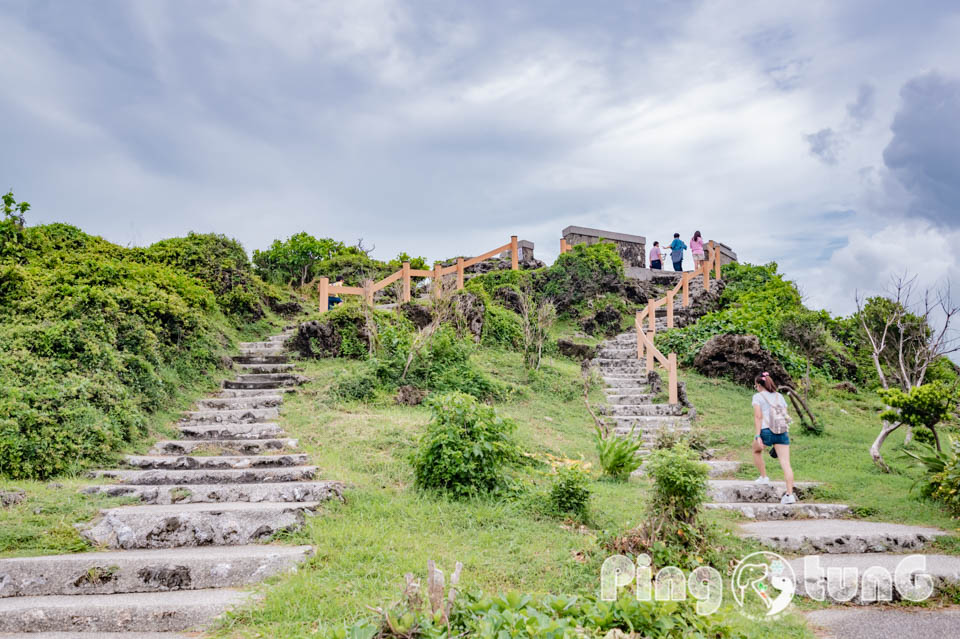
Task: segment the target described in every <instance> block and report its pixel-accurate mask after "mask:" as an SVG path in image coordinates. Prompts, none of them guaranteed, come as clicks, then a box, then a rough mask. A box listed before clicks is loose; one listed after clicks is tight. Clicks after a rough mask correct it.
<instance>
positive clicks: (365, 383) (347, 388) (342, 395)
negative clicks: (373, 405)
mask: <svg viewBox="0 0 960 639" xmlns="http://www.w3.org/2000/svg"><path fill="white" fill-rule="evenodd" d="M378 388H379V381H378V380H377V375H376V373H375V372H374V371H373V370H372V369H371V368H368V367H364V368H360V369H358V370H355V371H350V372H347V373H344V374H342V375H341V376H340V377H338V378H337V381H336V383H335V384H334V386H333V395H334V396H335V397H336V398H338V399H342V400H348V401H359V402H363V401H369V400H370V399H372V398H373V397H374V396H375V395H376V393H377V389H378Z"/></svg>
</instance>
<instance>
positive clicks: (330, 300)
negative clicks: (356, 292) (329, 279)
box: [327, 275, 343, 311]
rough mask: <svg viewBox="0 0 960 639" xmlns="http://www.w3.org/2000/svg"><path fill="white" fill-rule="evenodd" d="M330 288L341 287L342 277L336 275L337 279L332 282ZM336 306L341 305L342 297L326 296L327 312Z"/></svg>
mask: <svg viewBox="0 0 960 639" xmlns="http://www.w3.org/2000/svg"><path fill="white" fill-rule="evenodd" d="M330 286H331V287H333V286H337V287H339V286H343V275H337V279H335V280H334V281H333V284H331V285H330ZM337 304H343V298H342V297H338V296H337V295H328V296H327V310H328V311H329V310H330V309H332V308H333V307H334V306H336V305H337Z"/></svg>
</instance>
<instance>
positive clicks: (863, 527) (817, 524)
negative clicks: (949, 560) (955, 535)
mask: <svg viewBox="0 0 960 639" xmlns="http://www.w3.org/2000/svg"><path fill="white" fill-rule="evenodd" d="M740 531H741V536H743V537H746V538H749V539H756V540H757V541H759V542H760V543H762V544H764V545H765V546H769V547H771V548H775V549H777V550H782V551H786V552H792V553H807V554H814V553H826V554H836V553H865V552H903V551H906V550H916V549H918V548H922V547H923V546H924V545H925V544H927V543H929V542H931V541H933V540H934V539H936V538H937V537H939V536H942V535H946V534H948V533H946V532H945V531H943V530H938V529H937V528H927V527H923V526H905V525H902V524H886V523H881V522H876V521H859V520H855V519H795V520H787V521H757V522H750V523H746V524H741V525H740Z"/></svg>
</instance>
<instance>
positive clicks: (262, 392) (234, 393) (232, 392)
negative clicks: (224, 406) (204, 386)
mask: <svg viewBox="0 0 960 639" xmlns="http://www.w3.org/2000/svg"><path fill="white" fill-rule="evenodd" d="M295 392H296V389H295V388H290V387H285V388H265V389H243V388H231V389H225V390H221V391H220V392H219V393H217V394H216V399H248V398H252V397H270V396H273V395H280V396H283V395H285V394H287V393H295Z"/></svg>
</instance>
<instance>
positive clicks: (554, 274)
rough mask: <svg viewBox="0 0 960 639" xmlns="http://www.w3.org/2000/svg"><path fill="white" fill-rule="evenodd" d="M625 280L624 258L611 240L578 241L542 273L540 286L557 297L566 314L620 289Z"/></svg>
mask: <svg viewBox="0 0 960 639" xmlns="http://www.w3.org/2000/svg"><path fill="white" fill-rule="evenodd" d="M623 281H624V270H623V260H621V259H620V254H619V253H617V249H616V246H615V245H613V244H612V243H609V242H601V243H599V244H591V245H587V244H577V245H576V246H574V247H573V250H571V251H569V252H567V253H564V254H563V255H561V256H560V257H558V258H557V260H556V261H555V262H554V263H553V265H552V266H550V268H548V269H546V270H545V271H543V273H542V275H540V276H539V277H538V281H537V284H536V288H537V290H538V291H539V293H540V294H541V295H542V296H543V297H546V298H549V299H551V300H553V302H554V304H555V305H556V307H557V311H558V312H559V313H560V314H562V315H569V314H570V312H571V311H572V310H573V309H575V308H576V307H577V306H579V305H580V304H582V303H583V302H584V301H586V300H592V299H594V298H595V297H597V296H599V295H602V294H603V293H605V292H610V291H612V290H619V289H620V287H621V286H622V284H623Z"/></svg>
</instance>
